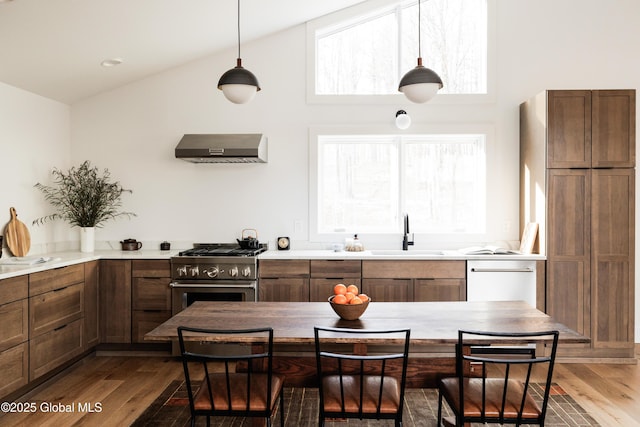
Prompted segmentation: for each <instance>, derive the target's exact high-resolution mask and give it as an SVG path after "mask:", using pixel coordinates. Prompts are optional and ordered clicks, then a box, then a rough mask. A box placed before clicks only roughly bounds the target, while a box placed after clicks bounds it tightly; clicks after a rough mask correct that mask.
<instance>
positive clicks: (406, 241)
mask: <svg viewBox="0 0 640 427" xmlns="http://www.w3.org/2000/svg"><path fill="white" fill-rule="evenodd" d="M413 239H414V237H413V234H412V235H411V240H409V214H404V237H403V238H402V250H403V251H406V250H408V249H409V246H413Z"/></svg>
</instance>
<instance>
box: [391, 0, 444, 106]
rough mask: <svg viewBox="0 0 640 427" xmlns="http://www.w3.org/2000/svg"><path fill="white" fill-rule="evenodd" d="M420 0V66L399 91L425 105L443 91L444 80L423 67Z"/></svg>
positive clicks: (408, 75) (404, 77) (409, 75)
mask: <svg viewBox="0 0 640 427" xmlns="http://www.w3.org/2000/svg"><path fill="white" fill-rule="evenodd" d="M421 3H422V0H418V65H417V66H416V67H415V68H414V69H412V70H410V71H409V72H408V73H407V74H405V75H404V76H403V77H402V80H400V85H398V91H399V92H402V93H404V95H405V96H406V97H407V98H408V99H409V101H412V102H415V103H418V104H423V103H425V102H427V101H429V100H430V99H431V98H433V97H434V96H435V95H436V93H437V92H438V90H440V89H442V79H441V78H440V76H438V75H437V74H436V73H435V72H434V71H433V70H430V69H429V68H427V67H425V66H424V65H422V45H421V34H420V33H421V25H420V24H421V20H422V11H421V10H420V4H421Z"/></svg>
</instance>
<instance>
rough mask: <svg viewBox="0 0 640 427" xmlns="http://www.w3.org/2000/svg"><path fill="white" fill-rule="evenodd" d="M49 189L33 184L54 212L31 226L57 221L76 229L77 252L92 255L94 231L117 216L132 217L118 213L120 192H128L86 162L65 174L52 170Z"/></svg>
mask: <svg viewBox="0 0 640 427" xmlns="http://www.w3.org/2000/svg"><path fill="white" fill-rule="evenodd" d="M51 174H52V175H53V182H54V185H53V186H48V185H43V184H41V183H37V184H36V185H35V187H36V188H37V189H38V190H40V191H42V193H43V194H44V197H45V199H46V200H47V201H48V202H49V203H51V205H52V206H53V207H54V208H56V210H57V212H55V213H53V214H51V215H47V216H44V217H42V218H38V219H35V220H34V221H33V224H34V225H37V224H44V223H45V222H47V221H52V220H56V219H61V220H64V221H66V222H68V223H69V224H71V226H77V227H80V230H81V231H80V250H81V251H82V252H93V248H94V232H95V228H96V227H101V226H102V225H103V223H104V222H106V221H108V220H110V219H116V218H118V217H121V216H127V217H132V216H136V215H135V214H134V213H132V212H122V211H121V210H120V208H121V207H122V201H121V196H122V193H125V192H126V193H131V190H126V189H124V188H122V186H121V185H120V183H119V182H111V174H110V173H109V171H108V170H107V169H104V171H102V173H100V171H98V168H97V167H94V166H91V163H90V162H89V161H88V160H86V161H85V162H84V163H82V164H81V165H80V166H79V167H75V166H74V167H72V168H71V169H69V170H68V171H67V172H64V171H61V170H59V169H53V171H52V172H51Z"/></svg>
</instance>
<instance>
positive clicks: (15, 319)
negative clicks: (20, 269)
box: [0, 276, 29, 397]
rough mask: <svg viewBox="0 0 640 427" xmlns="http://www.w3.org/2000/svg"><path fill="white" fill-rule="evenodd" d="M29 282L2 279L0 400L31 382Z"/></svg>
mask: <svg viewBox="0 0 640 427" xmlns="http://www.w3.org/2000/svg"><path fill="white" fill-rule="evenodd" d="M28 295H29V280H28V277H27V276H19V277H13V278H9V279H4V280H0V325H2V327H1V328H0V372H2V377H1V379H0V397H1V396H5V395H7V394H9V393H11V392H13V391H15V390H17V389H19V388H20V387H22V386H24V385H26V384H27V383H28V382H29V343H28V339H29V299H28Z"/></svg>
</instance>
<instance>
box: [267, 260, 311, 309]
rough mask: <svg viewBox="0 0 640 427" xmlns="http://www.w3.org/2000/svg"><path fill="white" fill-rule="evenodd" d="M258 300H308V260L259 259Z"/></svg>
mask: <svg viewBox="0 0 640 427" xmlns="http://www.w3.org/2000/svg"><path fill="white" fill-rule="evenodd" d="M258 274H259V279H258V300H259V301H291V302H293V301H297V302H300V301H301V302H305V301H309V274H310V273H309V260H297V259H296V260H260V261H259V265H258Z"/></svg>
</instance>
